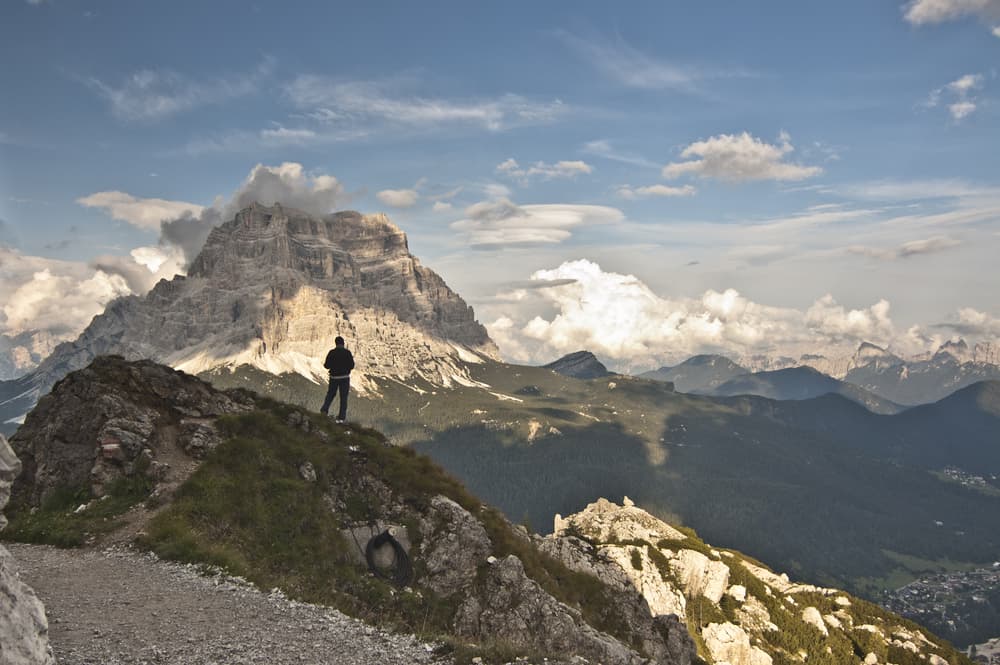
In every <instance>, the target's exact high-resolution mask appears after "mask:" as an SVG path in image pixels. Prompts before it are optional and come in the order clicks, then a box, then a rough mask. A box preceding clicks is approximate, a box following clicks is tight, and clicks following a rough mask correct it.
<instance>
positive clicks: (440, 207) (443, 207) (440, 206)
mask: <svg viewBox="0 0 1000 665" xmlns="http://www.w3.org/2000/svg"><path fill="white" fill-rule="evenodd" d="M453 207H454V206H453V205H451V204H450V203H447V202H445V201H435V202H434V205H433V206H432V207H431V209H432V210H433V211H434V212H447V211H448V210H451V209H452V208H453Z"/></svg>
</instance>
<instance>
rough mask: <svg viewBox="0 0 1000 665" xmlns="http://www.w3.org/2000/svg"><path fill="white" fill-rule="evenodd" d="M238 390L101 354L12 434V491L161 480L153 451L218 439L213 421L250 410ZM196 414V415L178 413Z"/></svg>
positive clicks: (41, 492) (163, 469)
mask: <svg viewBox="0 0 1000 665" xmlns="http://www.w3.org/2000/svg"><path fill="white" fill-rule="evenodd" d="M252 405H253V398H252V397H251V396H250V394H249V393H246V392H244V391H227V392H222V391H218V390H215V389H214V388H212V387H211V386H210V385H208V384H207V383H205V382H204V381H201V380H200V379H197V378H195V377H193V376H189V375H187V374H184V373H183V372H178V371H175V370H172V369H170V368H169V367H164V366H163V365H158V364H156V363H153V362H149V361H140V362H126V361H125V360H123V359H122V358H120V357H115V356H103V357H101V358H98V359H96V360H95V361H94V362H93V363H92V364H91V365H90V366H88V367H86V368H85V369H82V370H79V371H77V372H73V373H72V374H70V375H68V376H67V377H66V378H64V379H63V380H62V381H60V382H59V383H57V384H56V385H55V386H54V387H53V390H52V392H51V393H50V394H48V395H46V396H45V397H43V398H42V399H41V400H39V402H38V405H37V406H36V407H35V409H34V410H33V411H32V412H31V413H30V414H29V415H28V417H27V418H26V419H25V422H24V424H23V425H22V426H21V427H20V428H19V429H18V431H17V433H16V434H15V435H14V437H13V438H12V439H11V445H12V447H13V448H14V450H15V451H16V453H17V455H18V456H19V457H20V459H21V462H22V463H23V464H24V472H23V473H22V474H21V476H20V477H19V478H18V479H17V480H16V482H15V483H14V486H13V493H14V496H15V497H16V498H17V500H18V501H19V502H21V503H25V504H28V505H31V506H37V505H39V504H40V503H41V502H42V500H44V498H45V497H47V496H48V495H49V494H50V493H51V492H52V491H53V490H54V489H56V488H57V487H88V488H89V489H90V490H91V492H92V493H93V494H94V495H95V496H103V495H104V493H105V492H106V489H107V487H108V485H109V484H110V483H111V482H113V481H114V480H115V479H117V478H121V477H132V476H136V475H145V476H147V477H149V478H150V479H152V480H153V481H162V480H164V478H165V476H166V475H168V474H169V466H168V465H164V464H163V460H161V459H160V458H161V457H163V456H167V457H169V456H171V455H174V454H179V455H181V456H183V457H195V458H197V457H201V456H203V455H204V454H205V452H207V451H208V450H210V449H212V448H213V447H214V446H215V445H218V442H219V435H218V433H217V432H216V431H215V428H214V427H213V426H212V424H211V423H212V420H214V418H216V417H218V416H221V415H223V414H226V413H238V412H241V411H246V410H248V409H250V408H251V407H252ZM190 413H200V414H202V417H201V418H199V419H198V420H197V421H195V420H192V419H190V418H188V417H186V416H185V415H184V414H190Z"/></svg>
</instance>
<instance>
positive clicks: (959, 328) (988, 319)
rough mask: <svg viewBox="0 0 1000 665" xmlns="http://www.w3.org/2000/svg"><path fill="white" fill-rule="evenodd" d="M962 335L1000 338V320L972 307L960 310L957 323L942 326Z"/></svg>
mask: <svg viewBox="0 0 1000 665" xmlns="http://www.w3.org/2000/svg"><path fill="white" fill-rule="evenodd" d="M942 327H946V328H951V329H953V330H955V331H956V332H958V333H959V334H962V335H969V336H985V337H994V338H995V337H1000V318H997V317H995V316H991V315H990V314H987V313H986V312H980V311H979V310H977V309H974V308H972V307H963V308H961V309H959V310H958V316H957V321H952V322H949V323H945V324H942Z"/></svg>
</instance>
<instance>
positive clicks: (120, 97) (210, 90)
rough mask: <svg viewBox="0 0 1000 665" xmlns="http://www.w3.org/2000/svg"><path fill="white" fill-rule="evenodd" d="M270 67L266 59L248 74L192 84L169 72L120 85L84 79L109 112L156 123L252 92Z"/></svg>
mask: <svg viewBox="0 0 1000 665" xmlns="http://www.w3.org/2000/svg"><path fill="white" fill-rule="evenodd" d="M273 68H274V61H273V60H272V59H270V58H266V59H265V60H264V61H263V62H262V63H261V64H260V65H259V66H258V67H257V68H256V69H255V70H254V71H252V72H250V73H248V74H242V75H237V76H232V77H228V78H217V79H214V80H208V81H194V80H191V79H190V78H188V77H186V76H183V75H181V74H178V73H177V72H173V71H169V70H152V69H143V70H140V71H137V72H135V73H134V74H132V75H131V76H129V77H128V78H127V79H125V81H123V82H122V83H121V84H120V85H117V86H115V85H112V84H109V83H105V82H104V81H101V80H100V79H97V78H91V79H88V80H87V81H86V82H87V84H88V85H90V87H92V88H94V89H95V90H97V92H98V93H99V94H100V95H101V96H102V97H104V98H105V100H107V101H108V103H109V104H111V111H112V113H114V114H115V115H116V116H118V117H119V118H122V119H125V120H159V119H161V118H165V117H168V116H171V115H175V114H177V113H181V112H184V111H190V110H191V109H195V108H198V107H200V106H207V105H210V104H218V103H221V102H224V101H228V100H230V99H234V98H237V97H243V96H246V95H249V94H252V93H254V92H256V91H257V90H258V88H259V86H260V83H261V81H262V80H263V79H264V78H266V77H267V76H268V75H269V74H270V72H271V71H272V70H273Z"/></svg>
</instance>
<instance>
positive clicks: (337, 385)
mask: <svg viewBox="0 0 1000 665" xmlns="http://www.w3.org/2000/svg"><path fill="white" fill-rule="evenodd" d="M338 390H339V391H340V413H338V414H337V418H338V419H340V420H347V393H349V392H351V377H349V376H347V377H344V378H343V379H335V378H333V377H332V376H331V377H330V389H329V390H327V391H326V399H325V400H323V407H322V408H321V409H320V411H321V412H322V413H329V412H330V403H331V402H333V397H334V395H336V394H337V391H338Z"/></svg>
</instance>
